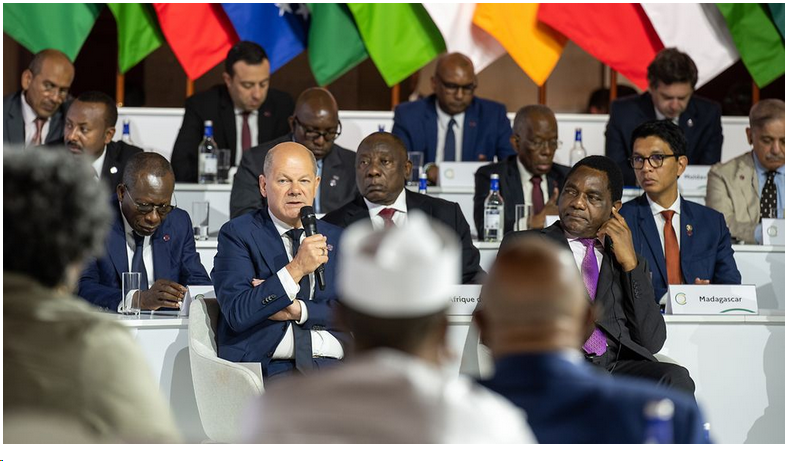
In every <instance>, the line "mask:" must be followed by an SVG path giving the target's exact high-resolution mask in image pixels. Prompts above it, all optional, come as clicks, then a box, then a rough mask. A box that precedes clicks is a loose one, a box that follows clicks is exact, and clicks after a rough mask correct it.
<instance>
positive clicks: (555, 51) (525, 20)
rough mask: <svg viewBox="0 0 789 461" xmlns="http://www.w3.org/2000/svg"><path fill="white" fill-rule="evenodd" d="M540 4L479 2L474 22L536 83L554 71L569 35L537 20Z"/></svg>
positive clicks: (543, 81)
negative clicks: (565, 35)
mask: <svg viewBox="0 0 789 461" xmlns="http://www.w3.org/2000/svg"><path fill="white" fill-rule="evenodd" d="M539 6H540V4H539V3H478V4H477V9H476V10H475V11H474V24H476V25H477V27H479V28H481V29H483V30H484V31H486V32H487V33H489V34H490V35H492V36H493V37H495V38H496V40H498V41H499V43H501V46H503V47H504V49H505V50H507V53H509V55H510V56H512V59H514V60H515V62H516V63H517V64H518V66H520V68H521V69H523V71H524V72H526V75H528V76H529V78H531V79H532V80H533V81H534V83H536V84H537V85H543V84H544V83H545V81H546V80H548V76H550V75H551V72H553V68H554V67H556V63H557V62H558V61H559V56H561V54H562V50H563V49H564V45H565V44H566V43H567V38H566V37H564V36H563V35H562V34H560V33H558V32H556V31H555V30H553V29H551V28H550V27H548V26H546V25H545V24H542V23H540V22H538V21H537V9H538V8H539Z"/></svg>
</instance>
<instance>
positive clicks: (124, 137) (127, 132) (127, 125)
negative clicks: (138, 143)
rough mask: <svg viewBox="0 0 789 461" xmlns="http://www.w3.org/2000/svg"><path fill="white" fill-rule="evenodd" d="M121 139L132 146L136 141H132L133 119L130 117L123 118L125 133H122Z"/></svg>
mask: <svg viewBox="0 0 789 461" xmlns="http://www.w3.org/2000/svg"><path fill="white" fill-rule="evenodd" d="M121 141H123V142H125V143H126V144H128V145H130V146H133V145H134V142H132V138H131V121H130V120H129V119H128V118H127V119H124V120H123V134H122V135H121Z"/></svg>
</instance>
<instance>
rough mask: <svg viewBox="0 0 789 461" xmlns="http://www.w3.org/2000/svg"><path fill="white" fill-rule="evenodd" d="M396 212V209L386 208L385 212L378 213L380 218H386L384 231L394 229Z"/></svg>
mask: <svg viewBox="0 0 789 461" xmlns="http://www.w3.org/2000/svg"><path fill="white" fill-rule="evenodd" d="M396 211H397V210H395V209H394V208H384V209H383V210H381V211H379V212H378V216H380V217H382V218H384V229H389V228H390V227H394V225H395V223H394V219H392V216H394V214H395V212H396Z"/></svg>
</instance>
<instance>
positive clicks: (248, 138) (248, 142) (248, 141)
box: [239, 112, 252, 157]
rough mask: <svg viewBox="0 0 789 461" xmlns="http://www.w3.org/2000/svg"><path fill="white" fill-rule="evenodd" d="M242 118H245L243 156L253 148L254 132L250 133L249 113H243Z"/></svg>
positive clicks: (242, 142) (242, 131)
mask: <svg viewBox="0 0 789 461" xmlns="http://www.w3.org/2000/svg"><path fill="white" fill-rule="evenodd" d="M241 116H242V117H243V118H244V120H243V121H242V122H241V153H242V154H243V153H244V152H246V151H248V150H249V149H251V148H252V132H251V131H249V112H242V113H241ZM239 157H240V156H239Z"/></svg>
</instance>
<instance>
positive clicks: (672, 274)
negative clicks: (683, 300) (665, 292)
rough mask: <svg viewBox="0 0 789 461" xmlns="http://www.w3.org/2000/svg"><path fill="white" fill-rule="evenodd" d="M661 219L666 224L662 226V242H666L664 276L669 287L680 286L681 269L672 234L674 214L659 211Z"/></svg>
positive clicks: (677, 246)
mask: <svg viewBox="0 0 789 461" xmlns="http://www.w3.org/2000/svg"><path fill="white" fill-rule="evenodd" d="M660 214H662V215H663V219H665V220H666V223H665V224H664V225H663V240H665V242H666V247H665V249H664V251H665V253H666V275H667V276H668V284H669V285H681V284H682V269H681V268H680V264H679V244H678V243H677V234H676V233H675V232H674V225H673V224H672V222H671V220H672V219H673V218H674V212H673V211H671V210H664V211H661V212H660Z"/></svg>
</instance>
